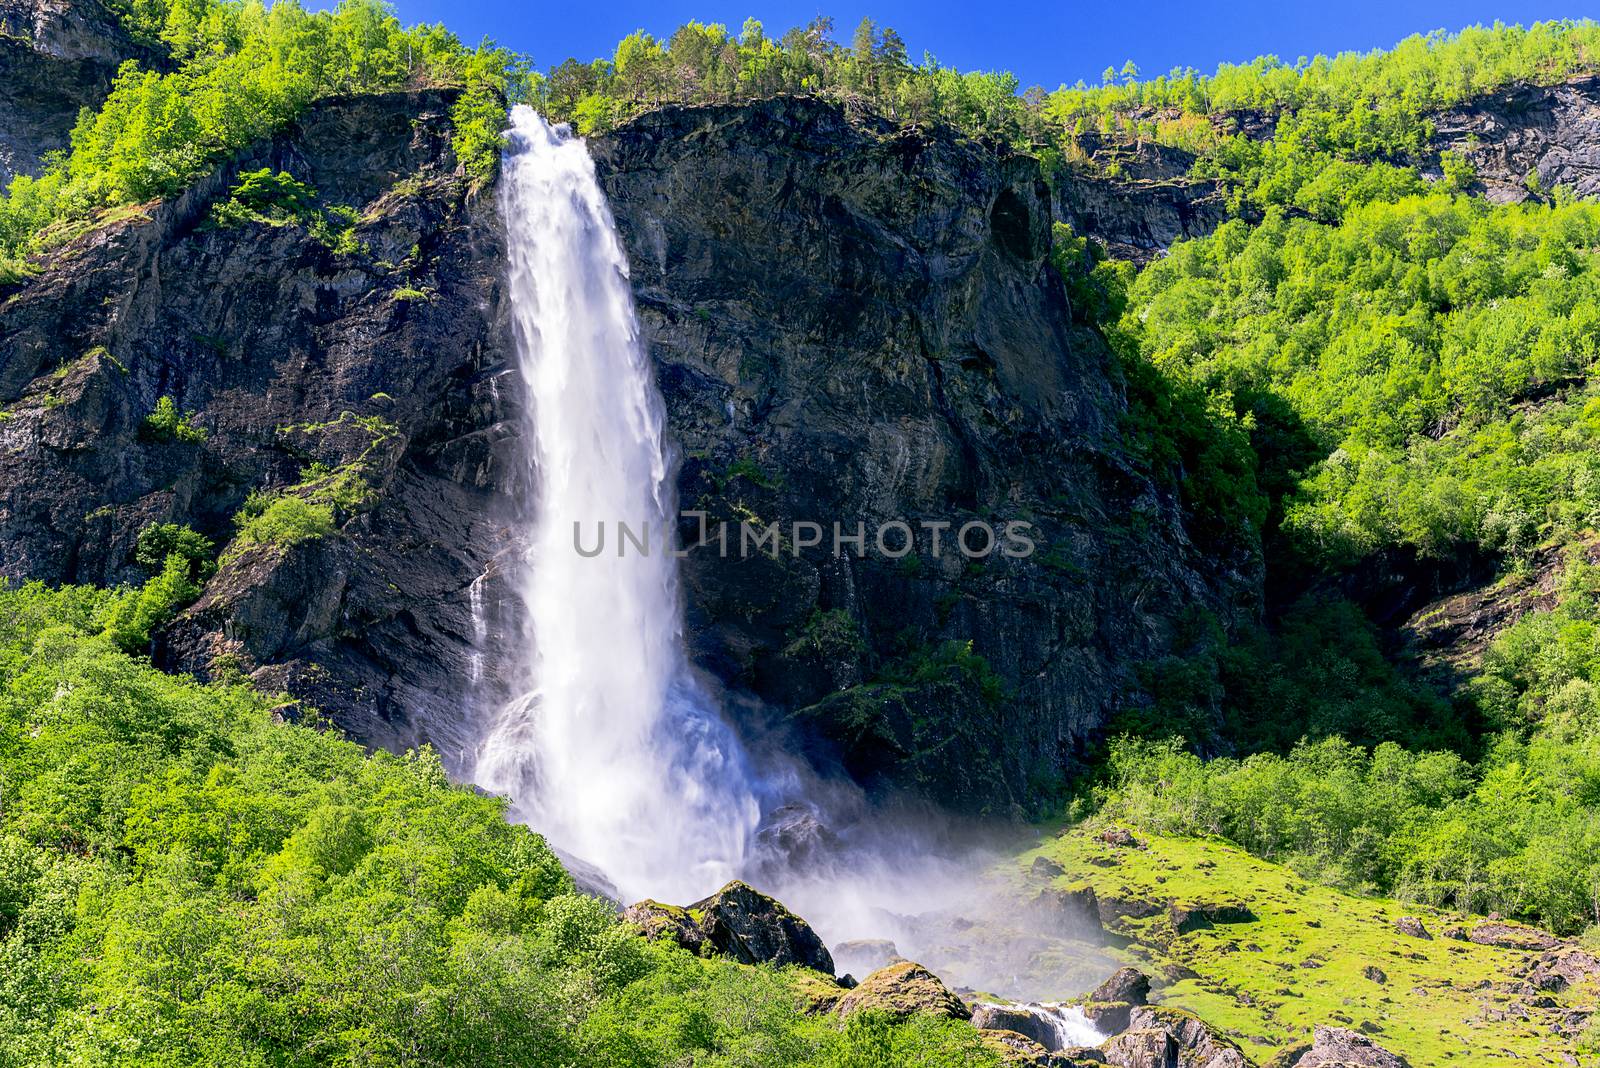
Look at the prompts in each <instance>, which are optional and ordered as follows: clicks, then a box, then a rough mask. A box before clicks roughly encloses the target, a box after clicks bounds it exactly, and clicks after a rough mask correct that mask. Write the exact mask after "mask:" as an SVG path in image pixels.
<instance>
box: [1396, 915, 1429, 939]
mask: <svg viewBox="0 0 1600 1068" xmlns="http://www.w3.org/2000/svg"><path fill="white" fill-rule="evenodd" d="M1394 929H1395V930H1396V931H1397V932H1399V933H1400V934H1403V935H1406V936H1407V937H1410V938H1421V939H1423V940H1425V941H1432V940H1433V936H1432V935H1431V934H1429V933H1428V929H1427V927H1425V926H1423V923H1422V921H1421V920H1419V919H1417V918H1416V917H1415V916H1401V917H1400V918H1399V919H1397V920H1395V921H1394Z"/></svg>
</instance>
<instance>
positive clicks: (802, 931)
mask: <svg viewBox="0 0 1600 1068" xmlns="http://www.w3.org/2000/svg"><path fill="white" fill-rule="evenodd" d="M622 918H623V920H624V921H625V922H627V923H631V924H633V925H634V926H636V927H638V928H639V931H640V933H641V934H643V935H644V936H645V937H646V938H650V939H661V938H665V939H669V940H670V941H673V942H676V943H677V944H678V945H680V946H682V947H683V948H684V949H687V950H688V951H689V952H691V953H694V954H696V955H697V956H713V955H714V956H719V957H727V958H728V959H729V960H733V961H737V962H738V963H740V964H779V965H783V964H793V965H798V966H800V967H802V968H810V969H811V970H812V971H817V972H821V973H823V974H824V975H827V976H828V977H830V978H831V977H832V976H833V957H832V956H831V955H830V954H829V953H828V947H827V946H825V945H823V943H822V939H821V938H819V937H818V936H817V933H816V932H815V931H813V930H812V929H811V925H810V924H808V923H807V922H806V921H805V920H803V919H801V918H800V917H799V916H796V915H795V914H794V913H792V912H790V911H789V910H788V909H787V908H785V907H784V906H783V904H782V903H781V902H779V901H777V900H776V899H774V898H771V897H768V896H767V895H766V894H763V893H761V892H760V891H759V890H756V889H755V888H753V887H751V886H749V885H748V884H746V883H741V882H738V881H735V882H731V883H729V884H728V885H727V886H724V887H723V888H722V889H721V890H718V891H717V892H716V893H715V894H712V895H711V896H710V897H708V898H704V899H703V900H700V901H696V902H695V903H694V904H692V905H688V906H680V905H664V904H662V903H661V902H659V901H650V900H645V901H640V902H638V903H637V904H634V905H629V906H628V907H627V908H626V909H624V910H623V912H622Z"/></svg>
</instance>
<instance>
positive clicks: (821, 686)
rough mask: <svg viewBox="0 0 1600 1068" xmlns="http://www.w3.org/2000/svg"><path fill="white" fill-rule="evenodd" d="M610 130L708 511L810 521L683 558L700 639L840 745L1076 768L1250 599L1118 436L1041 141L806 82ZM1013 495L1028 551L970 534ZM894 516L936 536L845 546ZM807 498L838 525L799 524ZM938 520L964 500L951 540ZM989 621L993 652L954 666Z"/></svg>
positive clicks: (1004, 770)
mask: <svg viewBox="0 0 1600 1068" xmlns="http://www.w3.org/2000/svg"><path fill="white" fill-rule="evenodd" d="M592 150H593V153H594V155H595V157H596V161H597V164H598V167H599V170H600V174H601V177H602V181H603V183H604V185H605V187H606V190H607V193H608V195H609V197H610V200H611V204H612V207H613V210H614V212H615V214H616V218H617V222H618V227H619V229H620V231H621V233H622V237H623V240H624V242H625V244H626V246H627V248H628V252H629V259H630V262H631V264H632V277H633V284H634V291H635V295H636V297H637V300H638V304H639V310H640V315H641V318H642V320H643V324H644V328H645V332H646V334H647V336H648V337H649V339H650V344H651V351H652V354H653V356H654V358H655V360H656V365H657V374H658V380H659V382H660V385H661V389H662V392H663V394H664V395H665V397H666V401H667V408H668V411H669V415H670V419H671V429H672V433H673V436H674V437H675V439H676V441H677V443H678V445H679V446H680V448H681V450H682V453H683V457H684V460H683V464H682V468H681V473H680V477H679V491H680V500H681V503H682V505H683V506H684V507H685V508H692V509H697V510H700V511H704V512H706V513H707V514H708V515H709V517H710V518H709V522H710V523H711V524H712V525H713V526H712V530H713V532H714V530H715V526H714V524H716V523H717V522H719V521H722V520H728V521H730V522H731V523H733V524H735V525H734V527H733V528H732V529H733V530H734V537H735V539H737V523H738V521H739V519H740V517H747V516H750V515H755V516H758V517H759V518H760V520H761V522H763V523H772V522H777V523H779V524H782V525H784V527H785V530H786V533H785V539H786V543H785V551H784V552H783V553H782V554H781V555H780V558H779V559H777V560H772V559H769V558H768V557H766V556H762V555H760V554H759V553H757V554H754V555H752V556H751V557H750V558H746V559H741V558H740V557H739V554H738V553H737V552H734V553H731V554H730V556H729V558H723V557H722V556H721V555H720V554H719V552H718V550H717V549H716V547H715V546H704V547H702V548H700V549H698V550H696V551H692V552H691V553H690V554H689V556H688V558H687V559H686V560H685V562H684V563H685V566H684V574H685V582H686V586H687V592H688V612H689V625H690V639H691V643H692V650H693V653H694V655H695V658H696V659H697V660H698V661H699V662H700V663H701V664H702V665H703V666H705V667H707V668H709V669H711V670H712V671H714V672H715V673H716V674H717V675H719V676H720V677H721V678H723V679H724V680H726V681H728V682H729V683H731V684H732V685H733V686H735V687H737V688H739V689H741V690H744V691H746V692H749V693H753V694H754V695H756V696H757V697H758V698H760V699H761V701H762V702H764V703H765V704H766V705H767V706H768V707H771V708H775V709H777V710H779V711H780V712H781V713H783V714H785V715H787V716H788V717H789V718H790V720H791V723H792V724H793V725H794V727H795V728H796V729H797V730H798V731H799V732H800V734H801V735H802V737H805V738H809V739H812V740H814V741H818V742H819V744H818V746H817V752H816V754H814V755H818V756H820V757H821V758H823V759H837V760H838V761H839V762H840V763H842V764H843V766H844V767H845V768H846V769H847V770H848V771H849V772H851V773H852V774H853V775H854V776H855V777H856V778H857V779H859V780H862V781H866V782H869V783H876V782H881V783H887V784H891V785H909V786H913V787H916V788H919V789H922V790H924V791H927V792H929V793H933V794H935V795H937V796H938V797H939V798H940V799H941V800H943V801H945V802H947V803H949V804H951V805H952V806H954V807H959V808H966V809H969V810H981V809H988V810H990V811H994V810H1000V811H1004V810H1006V808H1008V807H1009V806H1011V805H1014V804H1019V803H1021V802H1023V801H1024V800H1025V799H1026V797H1027V795H1028V790H1027V786H1026V784H1027V782H1028V778H1029V776H1030V775H1039V774H1044V775H1051V774H1054V773H1056V772H1057V771H1058V770H1059V769H1060V768H1062V767H1063V766H1066V765H1068V764H1069V763H1070V760H1071V756H1072V753H1073V752H1074V750H1075V748H1076V746H1077V745H1078V744H1079V743H1080V742H1081V741H1082V740H1083V739H1084V738H1086V737H1088V736H1089V735H1091V734H1092V733H1093V732H1094V731H1095V730H1096V729H1097V727H1098V726H1099V724H1100V723H1102V722H1103V720H1104V717H1105V716H1106V715H1107V713H1108V712H1109V711H1110V710H1111V708H1112V707H1113V706H1114V704H1115V697H1114V693H1115V692H1116V686H1117V683H1116V681H1115V680H1118V679H1125V678H1126V677H1127V676H1126V672H1127V669H1128V667H1129V666H1130V665H1131V664H1132V663H1133V662H1135V661H1137V660H1139V659H1141V658H1144V657H1147V656H1149V655H1150V654H1151V653H1152V652H1153V651H1155V650H1157V649H1159V648H1161V647H1162V646H1163V644H1164V643H1165V641H1166V640H1167V635H1168V629H1169V624H1170V621H1171V620H1172V619H1173V618H1174V615H1175V613H1176V612H1177V611H1178V609H1179V606H1180V605H1184V604H1195V603H1207V604H1211V605H1213V606H1215V607H1216V608H1218V609H1219V611H1220V612H1221V613H1222V614H1223V615H1224V616H1225V617H1229V616H1231V615H1232V614H1234V613H1235V612H1237V611H1240V610H1244V611H1253V610H1254V609H1253V601H1252V598H1253V596H1254V595H1253V593H1249V592H1245V593H1243V595H1242V596H1238V597H1236V596H1235V594H1236V593H1238V592H1239V591H1246V590H1248V589H1249V588H1250V581H1249V580H1245V581H1242V582H1240V583H1238V584H1237V585H1230V584H1229V582H1228V581H1224V582H1222V583H1217V584H1212V583H1209V582H1208V580H1207V579H1206V578H1204V577H1203V574H1205V573H1207V572H1208V570H1209V565H1201V564H1200V563H1199V562H1198V561H1197V560H1196V559H1195V553H1194V551H1193V549H1192V548H1191V547H1190V546H1189V545H1188V543H1187V541H1186V539H1185V536H1184V534H1183V530H1182V525H1181V522H1180V521H1179V519H1178V517H1177V516H1176V514H1175V512H1174V510H1173V508H1172V506H1171V504H1170V502H1168V501H1165V500H1163V499H1162V497H1161V496H1160V495H1159V494H1157V493H1156V492H1155V491H1154V490H1153V489H1152V488H1151V485H1150V483H1149V482H1148V481H1147V480H1145V479H1144V478H1143V477H1142V476H1140V475H1138V474H1137V473H1135V472H1134V471H1133V470H1131V469H1130V468H1129V466H1128V465H1127V464H1126V463H1125V461H1124V460H1123V459H1122V458H1121V454H1120V445H1119V441H1118V431H1117V420H1118V414H1119V412H1121V411H1122V407H1123V400H1122V397H1121V392H1120V386H1119V376H1118V371H1117V369H1116V367H1115V366H1114V363H1113V361H1112V359H1111V357H1110V355H1109V354H1108V353H1107V352H1106V350H1105V349H1104V347H1103V345H1102V344H1101V343H1100V342H1099V341H1098V339H1097V338H1096V337H1095V336H1094V335H1092V334H1090V333H1088V332H1087V331H1082V330H1076V329H1075V328H1074V327H1073V326H1072V325H1071V318H1070V315H1069V314H1068V309H1067V307H1066V304H1065V298H1064V295H1063V292H1062V290H1061V288H1060V284H1059V281H1058V280H1057V279H1056V278H1055V277H1054V276H1053V274H1052V272H1051V271H1050V270H1049V268H1048V267H1047V265H1046V253H1047V250H1048V242H1049V225H1050V218H1051V216H1050V207H1049V197H1048V191H1047V190H1046V189H1045V187H1044V185H1043V183H1042V182H1040V180H1039V177H1038V168H1037V164H1036V163H1035V162H1034V161H1033V160H1032V159H1029V158H1027V157H1022V156H1005V155H999V156H997V155H994V154H992V153H990V152H988V151H986V150H983V149H980V148H979V147H977V146H976V145H973V144H971V143H970V142H964V141H960V140H957V139H955V138H953V137H951V136H949V135H947V134H942V133H938V132H934V133H923V132H915V131H913V132H906V131H899V130H896V129H893V128H890V127H888V126H886V125H885V126H875V125H872V124H871V123H870V122H869V123H868V124H866V125H859V124H853V123H851V122H849V121H847V120H846V119H845V117H844V116H843V114H842V113H841V112H840V111H839V110H838V109H837V108H836V107H834V106H832V105H829V104H826V103H822V102H818V101H811V100H783V101H769V102H766V103H759V104H754V105H750V106H741V107H733V106H727V107H704V108H669V109H664V110H662V111H658V112H655V113H652V114H650V115H646V116H644V117H643V118H641V119H639V120H637V121H635V122H633V123H630V124H629V125H627V126H625V127H624V128H622V129H621V130H619V131H617V132H615V133H613V134H610V135H607V136H606V137H604V138H600V139H598V140H597V141H596V142H595V143H594V144H593V145H592ZM1136 516H1138V517H1142V518H1140V519H1138V520H1137V521H1136V522H1134V523H1132V524H1131V525H1130V522H1129V521H1130V519H1133V517H1136ZM1017 517H1026V518H1027V519H1028V521H1030V522H1032V523H1034V524H1035V530H1036V542H1037V545H1038V550H1037V552H1035V553H1034V554H1033V555H1032V556H1031V557H1029V558H1027V559H1012V558H1007V557H1004V556H1002V555H1001V554H999V553H998V552H997V553H994V554H993V555H990V556H988V557H986V558H984V559H982V560H981V561H979V560H968V559H966V558H964V557H963V556H962V555H961V554H960V553H959V552H957V551H954V547H953V537H954V532H955V530H956V529H958V528H960V527H961V526H962V525H963V524H966V523H968V522H974V521H978V522H985V521H993V522H994V523H995V524H996V525H999V524H1000V523H1002V522H1003V521H1005V520H1008V519H1013V518H1017ZM895 519H901V520H904V521H907V522H908V523H910V524H911V525H912V527H913V528H915V530H916V534H917V538H918V547H917V551H916V553H914V554H913V555H912V557H910V558H907V559H901V560H895V559H889V558H887V557H886V556H885V555H883V554H880V553H879V552H877V551H876V549H875V548H874V547H872V546H870V545H869V546H868V549H867V555H866V557H865V559H858V558H857V557H856V555H855V554H854V551H853V550H852V549H851V548H850V547H849V546H845V547H844V550H845V551H844V552H843V553H842V554H841V555H840V556H835V554H834V553H833V551H832V542H831V538H832V526H833V524H834V523H835V522H838V523H840V524H841V526H842V528H843V532H844V533H846V534H848V533H850V532H853V531H854V529H855V525H856V524H857V523H858V522H861V523H864V524H865V525H866V528H867V529H868V531H869V532H870V531H873V530H875V529H876V527H877V526H878V524H880V523H884V522H886V521H890V520H895ZM797 521H799V522H815V523H817V524H819V525H821V527H822V528H823V530H824V532H825V533H824V535H823V541H824V544H823V545H822V546H820V547H817V548H803V549H795V548H794V547H792V546H791V545H790V544H789V543H788V541H787V539H788V534H787V529H788V525H789V524H791V523H793V522H797ZM922 522H930V523H931V522H950V523H952V524H953V526H952V527H951V528H950V529H948V530H945V531H943V533H942V538H943V544H942V550H941V555H940V557H939V558H937V559H935V558H934V556H933V554H932V545H931V535H930V533H929V532H928V531H927V530H926V529H923V528H921V527H920V526H919V524H920V523H922ZM686 533H688V534H690V535H693V534H695V533H697V531H696V530H695V529H691V530H689V531H687V532H686ZM868 538H869V542H870V540H871V534H870V533H869V535H868ZM797 540H798V539H797ZM980 540H981V539H979V538H978V537H977V536H976V535H974V537H973V543H974V544H977V543H978V542H979V541H980ZM899 544H900V539H899V537H898V536H894V535H891V547H898V545H899ZM1244 566H1245V567H1246V569H1248V567H1249V566H1250V565H1248V564H1246V565H1244ZM967 642H971V647H970V651H971V654H976V656H977V657H981V658H982V660H977V659H974V658H973V656H972V655H970V654H960V655H961V656H965V659H963V660H962V661H961V663H960V664H959V665H958V664H954V663H953V662H952V661H951V660H950V658H949V657H950V654H951V652H952V651H953V650H956V651H958V650H960V649H962V648H964V647H965V643H967ZM940 655H944V656H945V659H944V660H940V659H939V656H940ZM958 658H959V657H958Z"/></svg>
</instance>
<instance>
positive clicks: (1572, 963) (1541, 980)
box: [1528, 945, 1600, 994]
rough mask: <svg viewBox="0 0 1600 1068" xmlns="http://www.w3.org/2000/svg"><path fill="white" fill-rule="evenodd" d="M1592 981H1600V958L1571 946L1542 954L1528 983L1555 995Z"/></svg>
mask: <svg viewBox="0 0 1600 1068" xmlns="http://www.w3.org/2000/svg"><path fill="white" fill-rule="evenodd" d="M1590 979H1600V957H1596V956H1595V955H1594V954H1593V953H1590V952H1589V951H1588V950H1584V949H1579V948H1578V947H1576V946H1569V945H1562V946H1557V947H1555V948H1553V949H1550V950H1547V951H1546V952H1545V953H1543V954H1541V955H1540V957H1539V960H1538V962H1537V963H1536V964H1535V965H1534V966H1533V968H1532V970H1530V971H1529V973H1528V982H1530V983H1532V984H1533V986H1534V988H1535V989H1537V990H1543V991H1546V992H1548V993H1553V994H1556V993H1560V992H1561V991H1563V990H1565V989H1567V988H1568V987H1570V986H1576V985H1577V984H1579V983H1582V982H1586V981H1588V980H1590Z"/></svg>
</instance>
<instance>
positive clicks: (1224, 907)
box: [1167, 902, 1259, 935]
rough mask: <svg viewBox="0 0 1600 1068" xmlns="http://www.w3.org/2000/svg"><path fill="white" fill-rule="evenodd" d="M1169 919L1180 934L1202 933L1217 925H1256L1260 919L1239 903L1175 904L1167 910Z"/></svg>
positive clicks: (1247, 907)
mask: <svg viewBox="0 0 1600 1068" xmlns="http://www.w3.org/2000/svg"><path fill="white" fill-rule="evenodd" d="M1167 918H1168V919H1170V920H1171V921H1172V926H1173V929H1174V930H1176V931H1177V932H1178V933H1179V934H1181V935H1183V934H1188V933H1189V932H1191V931H1202V930H1205V929H1206V928H1208V927H1215V926H1216V925H1217V924H1226V923H1254V922H1256V920H1257V919H1258V918H1259V917H1257V916H1256V914H1255V913H1254V912H1252V911H1250V908H1249V906H1247V905H1241V904H1238V903H1236V902H1235V903H1224V904H1215V905H1179V904H1177V903H1176V902H1174V903H1173V904H1172V905H1170V906H1168V908H1167Z"/></svg>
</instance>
